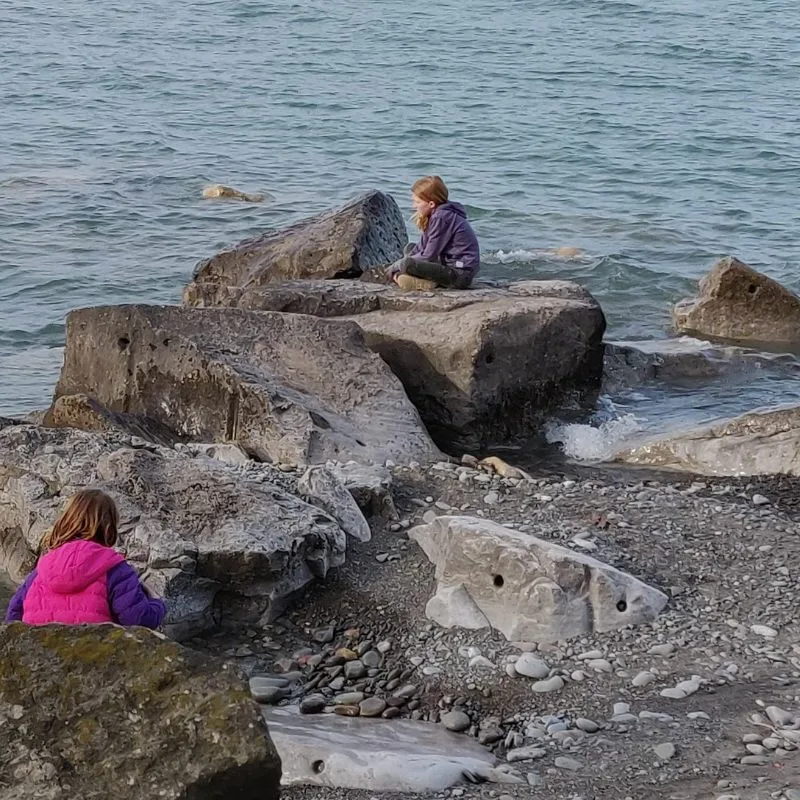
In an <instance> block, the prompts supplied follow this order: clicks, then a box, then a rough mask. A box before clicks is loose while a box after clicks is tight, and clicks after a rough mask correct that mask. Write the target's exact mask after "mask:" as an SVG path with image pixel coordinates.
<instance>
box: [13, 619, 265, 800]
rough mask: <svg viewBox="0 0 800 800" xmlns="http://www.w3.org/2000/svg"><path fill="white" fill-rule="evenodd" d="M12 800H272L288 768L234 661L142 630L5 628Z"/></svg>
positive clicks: (99, 626) (47, 627)
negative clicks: (119, 799) (225, 799)
mask: <svg viewBox="0 0 800 800" xmlns="http://www.w3.org/2000/svg"><path fill="white" fill-rule="evenodd" d="M0 775H2V787H3V788H2V792H0V793H2V796H3V797H4V798H9V799H10V798H14V800H28V799H29V798H30V800H40V798H47V800H75V798H90V797H97V798H100V797H107V798H111V797H123V796H124V797H126V798H129V800H152V798H154V797H158V798H164V800H179V799H180V800H184V798H189V797H191V798H194V800H215V799H216V798H221V797H236V798H238V799H239V800H277V798H278V795H279V789H280V776H281V765H280V759H279V758H278V755H277V753H276V752H275V748H274V747H273V745H272V742H271V741H270V738H269V734H268V732H267V729H266V726H265V725H264V721H263V718H262V716H261V714H260V713H259V710H258V706H257V705H256V704H255V703H254V702H253V701H252V700H251V699H250V694H249V692H248V690H247V684H246V683H245V681H244V680H243V678H242V677H241V676H240V675H237V674H236V671H235V670H233V669H231V668H230V666H227V667H226V666H225V665H223V664H222V663H221V662H219V661H217V660H212V659H208V658H206V657H204V656H201V655H199V654H198V653H195V652H194V651H192V650H187V649H185V648H183V647H181V646H180V645H177V644H175V643H174V642H169V641H166V640H164V638H163V637H160V636H159V635H158V634H154V633H152V632H150V631H146V630H144V629H141V628H137V629H130V628H129V629H123V628H119V627H116V626H113V625H94V626H86V627H80V628H76V627H62V626H46V627H31V626H27V625H22V624H21V623H15V624H13V625H2V626H0Z"/></svg>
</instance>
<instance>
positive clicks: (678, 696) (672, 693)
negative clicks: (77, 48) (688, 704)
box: [659, 687, 686, 700]
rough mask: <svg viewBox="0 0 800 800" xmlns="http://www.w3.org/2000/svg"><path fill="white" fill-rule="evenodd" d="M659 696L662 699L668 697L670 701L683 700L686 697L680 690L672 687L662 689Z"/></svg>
mask: <svg viewBox="0 0 800 800" xmlns="http://www.w3.org/2000/svg"><path fill="white" fill-rule="evenodd" d="M659 694H660V695H661V696H662V697H669V698H670V699H671V700H683V698H684V697H686V692H684V691H681V690H680V689H676V688H674V687H667V688H666V689H662V690H661V691H660V692H659Z"/></svg>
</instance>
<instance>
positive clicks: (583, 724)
mask: <svg viewBox="0 0 800 800" xmlns="http://www.w3.org/2000/svg"><path fill="white" fill-rule="evenodd" d="M575 727H576V728H578V729H579V730H582V731H586V733H597V731H599V730H600V726H599V725H598V724H597V723H596V722H594V721H593V720H590V719H586V717H578V719H576V720H575Z"/></svg>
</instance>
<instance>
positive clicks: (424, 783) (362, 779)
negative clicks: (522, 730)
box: [264, 707, 496, 792]
mask: <svg viewBox="0 0 800 800" xmlns="http://www.w3.org/2000/svg"><path fill="white" fill-rule="evenodd" d="M387 711H388V709H387ZM264 716H265V718H266V720H267V724H268V726H269V729H270V734H271V736H272V740H273V742H274V743H275V747H276V748H277V750H278V754H279V755H280V757H281V762H282V764H283V780H282V782H283V783H284V785H286V786H296V785H303V784H310V785H312V786H335V787H343V788H348V789H365V790H369V791H387V792H389V791H391V792H426V791H441V790H443V789H446V788H448V787H449V786H453V785H455V784H458V783H461V781H462V780H463V775H464V772H465V771H467V772H470V773H472V774H475V775H487V774H491V771H492V770H493V768H494V765H495V763H496V760H495V758H494V757H493V756H492V755H491V754H490V753H489V752H488V751H487V750H486V749H485V748H483V747H481V746H480V745H479V744H478V743H477V742H475V741H473V740H470V739H469V738H467V737H466V736H459V735H457V734H454V733H451V732H450V731H447V730H445V729H444V728H443V727H442V726H440V725H432V724H430V723H426V722H413V721H410V720H394V721H392V722H391V723H387V722H385V721H383V720H377V719H364V718H361V717H357V718H345V717H332V716H330V715H327V714H326V715H322V716H315V717H302V718H301V717H300V716H299V714H298V713H297V711H296V710H294V709H291V708H268V707H264Z"/></svg>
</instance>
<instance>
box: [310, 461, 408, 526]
mask: <svg viewBox="0 0 800 800" xmlns="http://www.w3.org/2000/svg"><path fill="white" fill-rule="evenodd" d="M326 466H327V467H328V469H330V470H331V471H332V472H333V474H334V475H336V477H337V478H338V479H339V480H340V481H341V482H342V483H343V484H344V485H345V488H346V489H347V491H348V492H350V494H351V495H352V496H353V499H354V500H355V501H356V504H357V505H358V507H359V508H360V509H361V511H362V512H363V513H364V515H365V516H367V517H385V518H387V519H397V518H398V514H397V509H396V508H395V505H394V497H392V473H391V472H389V470H388V469H386V468H385V467H379V466H377V465H375V464H370V465H364V464H359V463H357V462H355V461H348V462H346V463H344V464H342V463H337V464H334V463H333V462H331V461H329V462H328V463H327V465H326Z"/></svg>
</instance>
